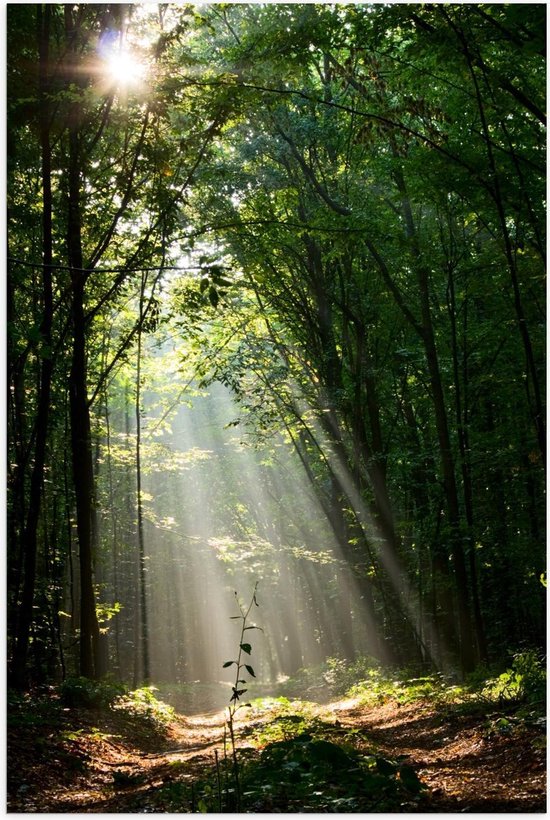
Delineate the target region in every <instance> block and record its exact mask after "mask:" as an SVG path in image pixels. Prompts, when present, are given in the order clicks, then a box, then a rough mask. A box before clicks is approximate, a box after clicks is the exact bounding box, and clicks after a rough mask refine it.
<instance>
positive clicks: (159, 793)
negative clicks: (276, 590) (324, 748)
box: [8, 700, 546, 813]
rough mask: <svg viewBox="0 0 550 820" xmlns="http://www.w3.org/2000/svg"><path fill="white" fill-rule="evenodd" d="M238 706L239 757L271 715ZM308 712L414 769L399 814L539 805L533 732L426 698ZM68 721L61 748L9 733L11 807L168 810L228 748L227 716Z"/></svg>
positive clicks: (540, 778)
mask: <svg viewBox="0 0 550 820" xmlns="http://www.w3.org/2000/svg"><path fill="white" fill-rule="evenodd" d="M67 711H69V710H67ZM245 712H246V710H243V712H242V715H243V717H242V718H241V719H240V720H239V721H238V732H239V734H238V748H239V750H240V752H241V754H242V755H246V753H247V750H248V752H252V747H251V746H250V742H249V738H250V736H251V735H253V734H255V736H256V737H257V734H258V731H261V729H262V726H267V725H268V724H270V723H271V722H272V720H273V714H272V713H270V711H269V710H264V711H261V712H260V711H256V710H254V711H253V713H252V715H251V714H250V713H249V714H248V716H246V715H245ZM311 713H312V714H313V715H314V716H315V718H316V719H318V720H320V721H322V723H323V725H324V727H325V729H326V731H327V732H328V734H327V735H326V736H327V737H329V738H330V739H331V740H333V742H335V743H336V742H339V741H340V742H341V741H342V740H343V739H344V737H347V738H350V737H353V738H354V743H355V744H356V745H357V746H358V747H359V748H361V747H363V748H364V749H365V751H367V750H368V752H369V753H371V754H377V755H383V756H385V757H387V758H389V759H393V760H395V759H401V760H403V761H404V762H405V763H406V764H408V765H410V766H411V767H412V768H413V769H414V770H415V771H416V773H417V774H418V776H419V778H420V780H421V781H422V783H423V784H425V786H426V787H427V788H426V790H425V791H424V792H423V793H422V796H421V797H419V799H418V802H417V803H416V804H415V805H414V806H413V807H412V808H411V806H409V805H407V807H406V808H404V809H403V811H406V812H407V813H409V812H410V811H419V812H420V811H422V812H432V813H435V812H447V813H448V812H506V813H508V812H543V811H545V796H546V779H545V743H544V739H545V738H544V734H543V732H542V731H541V729H540V728H539V727H536V726H527V725H525V724H518V725H514V723H511V724H510V728H509V730H506V731H502V730H500V729H499V728H497V727H498V726H499V724H498V718H495V719H494V720H492V721H491V719H489V720H488V719H487V716H484V717H481V718H480V717H479V716H473V715H471V714H465V715H460V714H453V715H450V714H448V713H446V712H445V713H443V712H442V711H441V709H440V708H439V709H438V708H436V707H434V705H433V704H431V703H430V702H428V701H422V702H415V703H410V704H404V705H400V704H398V703H397V702H396V701H394V700H392V701H389V702H386V703H384V704H382V705H379V706H361V705H358V703H357V702H356V701H354V700H342V701H338V702H334V703H331V704H326V705H319V704H312V705H311ZM67 717H68V720H67V726H69V725H70V726H71V727H72V726H74V727H75V728H74V730H72V731H71V729H69V728H67V730H66V731H65V732H64V733H63V736H64V742H63V743H62V744H60V743H59V742H54V739H53V735H50V736H49V737H45V736H43V737H41V738H40V739H39V740H37V738H36V732H35V733H34V734H35V738H34V744H33V742H32V741H31V739H30V737H26V733H25V732H21V731H17V732H16V733H14V735H13V736H9V737H8V754H9V758H8V768H9V769H10V772H11V778H10V776H8V780H9V781H10V780H11V789H10V786H8V790H9V791H10V796H9V798H8V809H9V811H15V812H25V813H28V812H52V811H55V812H59V813H124V812H139V813H166V812H169V811H172V810H173V802H171V801H173V800H174V798H175V797H177V796H178V795H181V794H182V793H183V791H184V790H186V792H190V793H191V794H192V793H193V792H192V789H191V790H190V787H191V784H193V783H194V782H197V781H199V780H200V779H201V778H204V777H205V775H206V773H207V770H208V771H210V772H212V771H215V765H216V752H217V754H218V758H219V759H220V760H221V759H222V758H223V755H224V742H223V739H224V717H225V715H224V712H223V711H222V712H216V713H207V714H203V715H195V716H189V717H186V716H183V715H176V717H175V719H174V720H173V721H171V722H170V724H169V725H168V726H167V727H166V728H165V731H164V732H163V734H162V735H159V734H156V733H154V732H151V731H148V729H147V727H146V726H140V724H139V722H138V723H136V722H135V721H128V720H127V718H125V717H124V716H119V715H116V714H114V713H113V712H112V711H111V712H95V713H94V712H90V710H80V709H71V710H70V712H69V714H68V716H67ZM76 727H78V728H76ZM38 745H40V749H41V753H40V756H39V757H37V755H36V751H37V746H38ZM256 748H257V744H256ZM17 783H18V784H19V785H17ZM181 810H182V809H180V811H181ZM184 810H185V809H184ZM191 810H193V806H192V805H191V806H190V807H189V809H187V811H191ZM195 810H197V809H195ZM259 810H260V811H261V810H262V809H259ZM263 811H276V812H278V811H281V809H280V808H279V809H278V808H277V807H276V806H273V805H271V806H267V807H266V808H263ZM283 811H284V810H283Z"/></svg>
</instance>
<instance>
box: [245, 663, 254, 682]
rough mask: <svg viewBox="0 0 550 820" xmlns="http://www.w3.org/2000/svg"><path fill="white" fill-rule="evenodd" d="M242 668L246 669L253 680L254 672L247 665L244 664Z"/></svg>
mask: <svg viewBox="0 0 550 820" xmlns="http://www.w3.org/2000/svg"><path fill="white" fill-rule="evenodd" d="M244 668H245V669H246V671H247V672H248V674H249V675H252V677H253V678H255V677H256V673H255V672H254V670H253V669H252V667H251V666H249V665H248V664H247V663H245V665H244Z"/></svg>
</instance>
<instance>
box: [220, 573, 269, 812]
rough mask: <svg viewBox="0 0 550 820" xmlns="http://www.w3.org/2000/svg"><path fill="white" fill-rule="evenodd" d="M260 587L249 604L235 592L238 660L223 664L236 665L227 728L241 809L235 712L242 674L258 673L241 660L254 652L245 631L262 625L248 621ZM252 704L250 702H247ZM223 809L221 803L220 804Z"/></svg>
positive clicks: (239, 697)
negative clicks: (238, 634) (238, 625)
mask: <svg viewBox="0 0 550 820" xmlns="http://www.w3.org/2000/svg"><path fill="white" fill-rule="evenodd" d="M257 588H258V583H257V582H256V584H255V585H254V590H253V592H252V597H251V599H250V603H249V605H248V606H244V605H243V604H242V603H241V602H240V601H239V597H238V594H237V592H235V601H236V603H237V607H238V609H239V612H240V615H234V616H231V618H232V620H238V621H241V633H240V637H239V649H238V653H237V658H236V660H232V661H226V662H225V663H224V664H223V668H224V669H227V668H229V667H231V666H234V667H235V682H234V684H233V687H232V689H233V694H232V695H231V698H230V700H229V706H228V707H227V728H228V729H229V737H230V741H231V755H232V761H233V777H234V780H235V798H236V802H235V810H237V811H238V810H239V806H240V800H241V785H240V771H239V761H238V758H237V747H236V742H235V714H236V713H237V711H238V710H239V709H240V708H241V706H242V705H243V704H241V703H240V700H241V698H242V696H243V695H244V694H246V692H247V689H244V688H243V686H246V680H245V679H244V678H242V677H241V676H242V675H244V674H245V672H243V670H246V673H247V674H248V675H249V676H251V677H253V678H255V677H256V673H255V672H254V669H253V667H252V666H251V665H250V664H249V663H246V662H245V661H241V658H242V657H243V653H244V654H245V655H251V654H252V645H251V644H249V643H248V642H245V637H248V636H245V632H248V631H250V630H252V629H260V630H261V627H259V626H255V625H251V624H249V623H248V618H249V615H250V610H251V609H252V607H253V606H254V605H255V606H259V604H258V601H257V599H256V590H257ZM246 705H247V706H250V704H246ZM219 808H220V811H221V805H220V807H219Z"/></svg>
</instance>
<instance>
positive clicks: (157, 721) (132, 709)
mask: <svg viewBox="0 0 550 820" xmlns="http://www.w3.org/2000/svg"><path fill="white" fill-rule="evenodd" d="M156 691H157V689H156V687H155V686H142V687H141V688H140V689H135V690H134V691H133V692H127V693H126V694H124V695H122V696H120V697H119V698H117V699H116V700H115V701H114V703H113V708H114V709H120V710H121V711H124V712H128V713H130V714H131V715H134V716H137V717H140V718H145V720H148V721H150V722H151V723H153V724H154V725H156V726H165V725H166V724H167V723H170V721H171V720H173V719H174V709H173V707H172V706H169V705H168V704H167V703H164V702H163V701H162V700H157V698H156V695H155V694H154V693H155V692H156Z"/></svg>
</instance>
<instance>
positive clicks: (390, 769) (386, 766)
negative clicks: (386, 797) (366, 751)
mask: <svg viewBox="0 0 550 820" xmlns="http://www.w3.org/2000/svg"><path fill="white" fill-rule="evenodd" d="M376 768H377V769H378V771H379V772H380V774H383V775H384V776H385V777H391V775H393V774H395V769H396V766H395V763H392V762H391V761H389V760H386V758H385V757H377V758H376Z"/></svg>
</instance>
